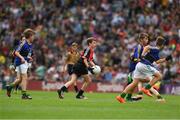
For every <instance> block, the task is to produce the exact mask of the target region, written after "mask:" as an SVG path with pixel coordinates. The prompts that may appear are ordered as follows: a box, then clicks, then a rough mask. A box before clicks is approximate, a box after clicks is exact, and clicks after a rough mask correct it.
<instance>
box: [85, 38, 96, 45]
mask: <svg viewBox="0 0 180 120" xmlns="http://www.w3.org/2000/svg"><path fill="white" fill-rule="evenodd" d="M94 40H95V38H94V37H90V38H88V39H87V45H89V44H90V43H92V42H93V41H94Z"/></svg>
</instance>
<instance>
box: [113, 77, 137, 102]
mask: <svg viewBox="0 0 180 120" xmlns="http://www.w3.org/2000/svg"><path fill="white" fill-rule="evenodd" d="M139 81H140V79H134V80H133V82H132V83H131V84H129V85H128V86H127V87H126V88H125V89H124V91H123V92H122V93H121V94H120V95H119V96H117V97H116V99H117V100H118V101H119V102H120V103H125V99H124V98H125V97H126V95H127V94H128V93H132V91H133V90H134V89H135V87H136V86H137V84H138V82H139Z"/></svg>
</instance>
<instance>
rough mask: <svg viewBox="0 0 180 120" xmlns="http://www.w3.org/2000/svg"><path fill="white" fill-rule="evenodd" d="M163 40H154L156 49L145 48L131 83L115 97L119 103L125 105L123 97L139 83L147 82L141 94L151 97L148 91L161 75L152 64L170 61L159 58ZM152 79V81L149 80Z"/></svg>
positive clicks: (159, 38)
mask: <svg viewBox="0 0 180 120" xmlns="http://www.w3.org/2000/svg"><path fill="white" fill-rule="evenodd" d="M164 43H165V40H164V38H163V37H157V39H156V47H152V46H149V45H148V46H146V47H144V49H143V52H142V59H141V61H140V62H139V63H138V64H137V65H136V68H135V71H134V75H133V78H134V79H133V82H132V83H131V84H129V85H128V86H127V87H126V88H125V90H124V91H123V92H122V94H121V95H120V96H117V97H116V99H117V100H118V101H119V102H120V103H125V99H124V98H125V97H126V95H127V94H128V93H130V92H131V91H132V90H134V88H135V87H136V86H137V85H138V83H139V82H148V81H150V82H149V83H148V85H146V87H145V88H142V92H143V93H145V94H146V95H148V96H151V94H150V92H149V89H150V88H151V86H153V85H154V84H155V83H156V82H157V81H159V80H161V78H162V75H161V73H160V72H159V71H158V70H157V69H156V68H155V67H154V66H153V62H156V63H157V64H159V63H162V62H165V61H168V60H170V59H171V56H167V57H166V58H162V59H160V58H159V52H160V49H162V48H163V46H164ZM151 77H153V79H152V80H150V78H151Z"/></svg>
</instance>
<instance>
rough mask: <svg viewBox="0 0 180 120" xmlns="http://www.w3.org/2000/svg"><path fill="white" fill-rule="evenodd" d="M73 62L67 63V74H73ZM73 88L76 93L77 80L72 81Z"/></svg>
mask: <svg viewBox="0 0 180 120" xmlns="http://www.w3.org/2000/svg"><path fill="white" fill-rule="evenodd" d="M73 67H74V65H73V64H68V65H67V72H68V74H69V76H71V75H72V74H73ZM74 90H75V91H76V93H77V92H78V87H77V82H76V81H75V82H74Z"/></svg>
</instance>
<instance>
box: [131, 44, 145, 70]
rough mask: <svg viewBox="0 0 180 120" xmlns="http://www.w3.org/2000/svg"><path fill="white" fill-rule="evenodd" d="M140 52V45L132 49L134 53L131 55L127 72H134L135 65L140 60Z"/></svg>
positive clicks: (141, 48)
mask: <svg viewBox="0 0 180 120" xmlns="http://www.w3.org/2000/svg"><path fill="white" fill-rule="evenodd" d="M142 52H143V46H142V45H140V44H139V45H137V46H136V47H135V48H134V51H133V53H132V55H131V60H130V64H129V72H133V71H134V70H135V67H136V64H137V63H138V62H139V60H140V59H141V54H142Z"/></svg>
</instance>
